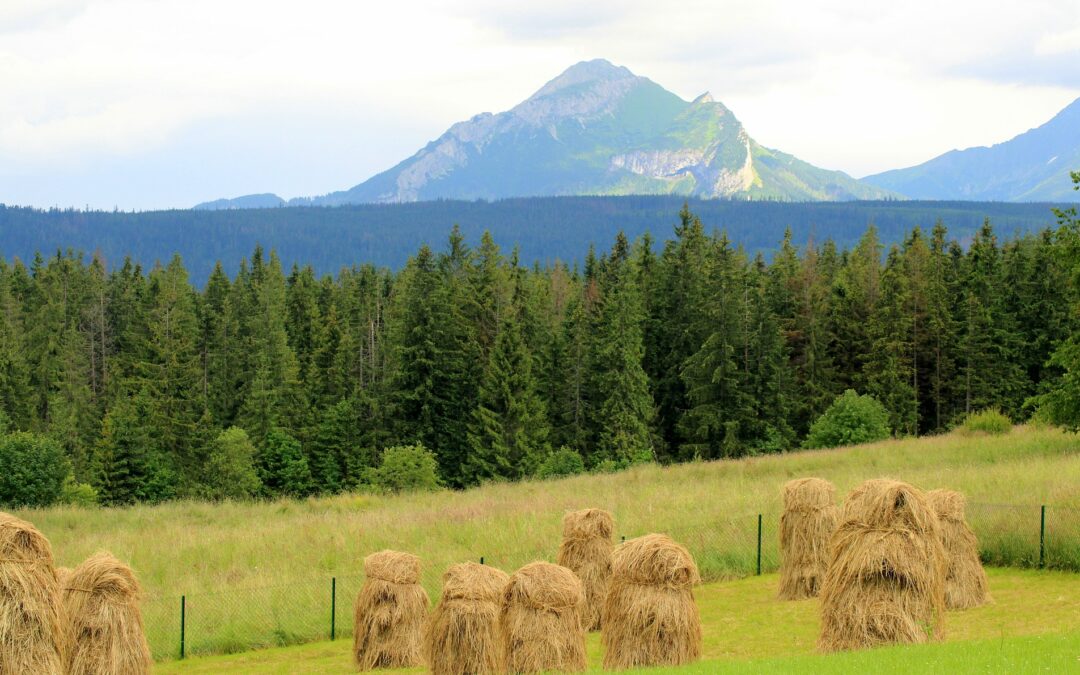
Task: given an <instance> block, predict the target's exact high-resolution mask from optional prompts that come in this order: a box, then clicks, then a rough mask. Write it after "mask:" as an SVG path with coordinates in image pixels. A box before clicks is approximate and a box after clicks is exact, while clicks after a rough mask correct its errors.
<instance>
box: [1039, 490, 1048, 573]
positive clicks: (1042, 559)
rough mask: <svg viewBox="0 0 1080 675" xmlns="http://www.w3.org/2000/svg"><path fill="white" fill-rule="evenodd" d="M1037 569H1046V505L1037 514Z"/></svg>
mask: <svg viewBox="0 0 1080 675" xmlns="http://www.w3.org/2000/svg"><path fill="white" fill-rule="evenodd" d="M1039 567H1040V568H1042V567H1046V504H1043V505H1042V509H1040V514H1039Z"/></svg>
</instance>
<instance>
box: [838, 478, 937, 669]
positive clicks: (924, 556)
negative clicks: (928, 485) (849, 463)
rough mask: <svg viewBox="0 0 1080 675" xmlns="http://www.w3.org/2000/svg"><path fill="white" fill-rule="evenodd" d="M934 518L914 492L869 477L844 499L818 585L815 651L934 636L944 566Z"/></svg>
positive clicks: (923, 498)
mask: <svg viewBox="0 0 1080 675" xmlns="http://www.w3.org/2000/svg"><path fill="white" fill-rule="evenodd" d="M939 530H940V526H939V524H938V518H937V514H936V513H934V509H933V507H931V506H930V502H929V500H927V498H926V495H925V494H924V493H923V492H922V491H921V490H919V489H917V488H915V487H912V486H911V485H908V484H907V483H902V482H899V481H894V480H887V479H877V480H869V481H866V482H865V483H863V484H862V485H860V486H859V487H857V488H855V489H854V490H853V491H852V492H851V494H849V495H848V498H847V502H846V503H845V504H844V509H843V513H842V514H841V517H840V525H839V526H838V527H837V529H836V533H835V534H833V537H832V542H831V553H830V559H829V567H828V570H827V571H826V573H825V580H824V582H823V583H822V586H821V637H820V639H819V640H818V647H819V648H820V649H821V650H822V651H838V650H844V649H860V648H865V647H875V646H878V645H885V644H896V643H915V642H927V641H929V640H931V639H937V638H940V637H941V633H942V624H941V622H942V615H943V614H944V611H945V583H944V582H945V567H944V553H943V551H942V548H941V536H940V532H939Z"/></svg>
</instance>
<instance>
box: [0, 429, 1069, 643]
mask: <svg viewBox="0 0 1080 675" xmlns="http://www.w3.org/2000/svg"><path fill="white" fill-rule="evenodd" d="M1077 450H1078V441H1077V439H1076V437H1075V436H1073V435H1070V434H1065V433H1062V432H1059V431H1056V430H1051V429H1033V428H1029V427H1018V428H1016V429H1014V431H1013V432H1012V433H1011V434H1009V435H1006V436H1000V437H964V436H959V435H955V434H952V435H947V436H939V437H931V438H923V439H907V440H900V441H886V442H882V443H876V444H872V445H865V446H859V447H854V448H846V449H836V450H827V451H810V452H799V453H792V454H785V455H773V456H763V457H756V458H749V459H742V460H724V461H717V462H698V463H691V464H685V465H678V466H671V467H660V466H655V465H652V466H643V467H639V468H635V469H632V470H629V471H625V472H621V473H615V474H601V475H585V476H579V477H573V478H568V479H564V480H559V481H548V482H543V481H529V482H523V483H503V484H493V485H487V486H484V487H481V488H477V489H473V490H467V491H461V492H452V491H443V492H435V493H421V494H406V495H399V496H377V495H370V494H350V495H341V496H337V497H331V498H325V499H310V500H304V501H276V502H254V503H228V502H227V503H221V504H208V503H189V502H178V503H170V504H164V505H161V506H137V507H132V508H124V509H94V510H83V509H79V508H73V507H58V508H51V509H46V510H33V511H23V512H19V513H17V515H19V516H20V517H23V518H27V519H29V520H31V521H32V522H34V523H35V524H36V525H37V526H38V527H39V528H40V529H41V530H42V531H43V532H44V533H45V534H46V535H47V536H48V537H49V538H50V540H51V541H52V544H53V549H54V552H55V554H56V557H57V560H58V563H59V564H61V565H68V566H70V565H74V564H76V563H78V562H79V561H80V560H82V559H83V558H85V557H86V556H88V555H90V554H91V553H93V552H95V551H97V550H99V549H101V548H105V549H108V550H111V551H112V552H113V553H115V554H116V555H118V556H119V557H121V558H123V559H125V560H129V561H130V562H131V564H132V565H133V566H134V568H135V569H136V570H137V571H138V572H139V574H140V578H141V579H142V582H143V584H144V586H145V588H146V591H147V593H148V595H149V598H150V599H149V600H148V602H147V604H146V615H147V625H148V629H149V630H150V632H151V639H152V640H154V641H156V643H157V644H158V645H159V646H160V648H161V651H162V652H166V653H171V650H172V649H173V648H174V647H175V643H174V641H173V640H172V638H171V637H170V636H171V635H173V634H174V633H173V632H174V631H175V623H174V622H175V613H176V607H177V601H178V597H179V595H180V594H182V593H186V594H195V596H194V598H195V599H194V600H193V599H192V596H191V595H189V599H188V601H189V610H190V611H192V612H198V614H197V616H198V617H199V618H198V624H193V625H197V626H202V627H203V628H201V629H199V630H202V631H204V632H203V633H202V638H201V640H202V641H201V642H200V643H197V642H193V643H192V644H193V645H196V646H197V645H200V644H201V646H202V648H204V649H206V650H209V651H217V650H220V649H223V648H226V646H228V648H229V649H230V650H233V651H236V650H240V649H244V648H250V646H253V645H265V644H267V643H266V642H265V640H266V637H267V636H266V634H265V633H263V632H262V631H266V630H269V628H267V627H266V626H267V623H266V622H267V617H277V618H275V619H273V621H276V622H277V625H278V628H279V629H280V630H282V631H284V633H283V634H284V635H292V636H293V638H292V639H294V640H299V639H303V636H304V635H309V633H307V631H311V630H314V628H313V626H314V627H316V628H317V629H318V630H319V631H321V630H323V623H322V617H323V616H324V613H323V611H322V609H321V608H322V599H323V597H324V589H325V586H326V585H327V583H328V580H329V577H331V576H335V575H336V576H338V577H339V580H338V584H339V590H341V592H343V593H345V595H344V596H343V597H351V596H348V593H352V592H355V589H356V586H357V584H358V583H359V581H360V577H359V565H360V560H361V558H362V557H363V556H364V555H366V554H367V553H370V552H372V551H376V550H380V549H382V548H388V547H390V548H398V549H404V550H408V551H412V552H414V553H416V554H418V555H420V556H421V558H422V559H423V560H424V563H425V573H424V582H425V585H426V586H427V587H428V590H429V592H431V593H433V594H434V593H437V591H438V584H439V580H438V579H439V575H440V574H441V572H442V570H443V569H444V568H445V567H446V566H447V565H448V564H450V563H452V562H457V561H460V560H469V559H478V558H480V557H481V556H484V557H485V559H486V560H487V562H489V563H490V564H493V565H497V566H499V567H502V568H505V569H513V568H516V567H517V566H519V565H521V564H524V563H526V562H529V561H531V560H534V559H550V558H551V557H552V556H554V554H555V549H556V548H557V546H558V542H559V537H560V532H561V524H560V520H561V517H562V514H563V513H564V512H565V511H566V510H569V509H575V508H582V507H587V506H597V507H602V508H606V509H609V510H611V511H612V512H613V513H614V514H615V516H616V521H617V531H616V537H618V536H620V535H625V536H628V537H632V536H635V535H639V534H643V533H646V532H651V531H664V532H669V533H671V534H672V536H674V537H676V538H677V539H679V540H681V541H683V542H685V543H686V544H687V545H688V546H689V547H690V549H691V550H692V551H693V553H694V554H695V556H696V557H697V560H698V563H699V565H700V566H701V568H702V572H703V574H704V576H705V577H706V578H707V579H711V580H716V579H722V578H728V577H731V576H743V575H745V574H748V573H752V571H753V569H754V556H755V536H756V528H757V514H759V513H760V514H764V521H763V522H764V526H765V529H764V537H763V567H764V569H765V570H766V571H768V570H771V569H775V566H776V564H777V562H778V558H777V552H776V545H777V544H776V537H777V534H776V532H777V531H776V523H777V516H778V514H779V507H780V502H779V497H780V493H779V490H780V486H781V485H782V484H783V483H784V482H785V481H787V480H789V479H791V478H794V477H799V476H806V475H816V476H820V477H823V478H827V479H829V480H832V481H834V482H835V483H836V485H837V488H838V492H839V493H840V494H841V495H842V494H845V493H846V492H847V491H848V490H850V489H851V488H852V487H854V486H855V485H857V484H858V483H859V482H861V481H862V480H864V479H866V478H870V477H877V476H893V477H897V478H901V479H905V480H908V481H911V482H913V483H915V484H917V485H920V486H922V487H925V488H934V487H950V488H954V489H958V490H961V491H963V492H965V493H966V494H967V495H968V497H969V499H970V500H971V502H973V504H972V505H971V506H970V507H969V509H968V517H969V520H971V522H972V524H973V527H975V529H976V532H977V533H978V534H979V536H980V539H981V544H982V550H983V556H984V558H986V559H988V560H990V561H992V562H996V563H999V564H1000V563H1005V564H1032V563H1033V562H1034V561H1035V560H1037V557H1038V526H1039V504H1051V505H1054V506H1053V508H1051V509H1050V510H1048V520H1047V523H1048V535H1047V536H1048V541H1049V542H1051V544H1052V546H1051V548H1050V551H1051V558H1050V561H1049V564H1050V565H1051V566H1054V567H1069V568H1076V567H1078V566H1080V560H1078V559H1076V558H1075V553H1076V551H1077V550H1080V549H1077V548H1076V541H1077V539H1076V537H1078V536H1080V452H1078V451H1077ZM988 502H990V503H993V504H996V505H999V506H994V507H991V506H982V507H980V506H978V505H979V504H985V503H988ZM1000 505H1021V506H1000ZM1062 537H1071V539H1065V540H1063V539H1062ZM1055 538H1056V539H1055ZM1069 542H1072V543H1071V544H1070V543H1069ZM1069 551H1072V553H1069ZM1060 556H1064V557H1060ZM1068 556H1073V557H1068ZM282 589H287V590H282ZM327 592H328V591H327ZM192 603H197V604H192ZM253 606H254V607H257V608H258V610H259V611H258V612H253V611H251V607H253ZM193 607H194V608H195V609H192V608H193ZM309 613H310V614H309ZM346 614H347V610H346V613H345V614H342V616H345V615H346ZM270 625H274V624H273V622H271V624H270ZM211 626H213V627H215V629H214V630H213V631H211V630H210V629H209V627H211ZM318 634H321V633H318ZM222 636H226V637H224V638H223V637H222ZM193 639H194V638H193ZM308 639H310V638H308ZM223 640H224V641H223Z"/></svg>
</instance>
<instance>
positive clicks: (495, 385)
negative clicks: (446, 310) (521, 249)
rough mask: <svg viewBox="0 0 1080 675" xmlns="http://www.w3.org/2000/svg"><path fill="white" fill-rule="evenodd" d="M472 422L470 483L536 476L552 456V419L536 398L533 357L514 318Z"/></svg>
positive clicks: (508, 320) (494, 355)
mask: <svg viewBox="0 0 1080 675" xmlns="http://www.w3.org/2000/svg"><path fill="white" fill-rule="evenodd" d="M471 422H472V423H471V425H470V427H469V433H468V438H469V447H470V450H471V452H470V453H469V455H468V457H467V459H466V469H465V471H466V475H465V482H466V483H476V482H479V481H480V480H483V479H487V478H496V477H499V478H521V477H524V476H529V475H532V474H533V473H535V472H536V469H537V467H539V465H540V462H541V461H543V458H544V456H545V455H546V454H547V452H548V449H549V448H548V445H547V436H548V427H547V417H546V412H545V410H544V404H543V401H542V400H541V399H540V397H539V396H538V395H537V392H536V380H535V378H534V377H533V366H532V355H531V354H530V353H529V350H528V347H527V346H526V345H525V340H524V339H523V338H522V335H521V328H520V326H519V324H518V321H517V320H516V319H515V317H514V316H513V315H512V314H508V315H507V316H506V317H505V318H504V319H503V323H502V327H501V329H500V330H499V335H498V337H497V338H496V339H495V345H494V348H493V349H492V351H491V355H490V356H489V359H488V366H487V369H486V371H485V373H484V379H483V382H482V384H481V386H480V392H479V396H478V401H477V405H476V408H475V409H474V410H473V414H472V420H471Z"/></svg>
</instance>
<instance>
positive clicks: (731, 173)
mask: <svg viewBox="0 0 1080 675" xmlns="http://www.w3.org/2000/svg"><path fill="white" fill-rule="evenodd" d="M623 194H677V195H685V196H694V197H702V198H730V199H779V200H789V201H803V200H851V199H879V198H885V197H890V196H895V195H893V193H891V192H889V191H888V190H885V189H882V188H879V187H874V186H870V185H865V184H862V183H860V182H858V181H856V180H855V179H854V178H852V177H851V176H849V175H847V174H845V173H843V172H841V171H828V170H825V169H820V168H818V167H815V166H813V165H811V164H809V163H807V162H804V161H801V160H799V159H797V158H795V157H793V156H792V155H789V154H786V153H783V152H780V151H778V150H772V149H769V148H766V147H764V146H762V145H760V144H759V143H757V142H756V141H755V140H754V139H753V138H751V137H750V136H749V134H747V132H746V130H745V129H744V128H743V126H742V124H741V123H740V122H739V120H738V119H737V118H736V117H735V115H734V114H733V113H732V112H731V111H730V110H729V109H728V108H727V107H725V106H724V105H723V104H722V103H720V102H718V101H715V100H713V98H712V97H711V96H710V95H709V94H703V95H702V96H699V97H698V98H696V99H695V100H693V101H691V102H687V101H684V100H683V99H681V98H680V97H678V96H676V95H675V94H673V93H671V92H669V91H667V90H666V89H664V88H663V87H661V86H660V85H658V84H656V83H655V82H653V81H652V80H649V79H648V78H645V77H640V76H637V75H635V74H634V73H632V72H630V70H629V69H627V68H625V67H621V66H615V65H613V64H611V63H609V62H608V61H605V60H603V59H597V60H593V61H585V62H582V63H578V64H576V65H574V66H572V67H570V68H569V69H567V70H566V71H565V72H563V73H562V74H561V75H559V76H558V77H556V78H555V79H553V80H551V81H550V82H548V83H547V84H545V85H544V86H543V87H541V88H540V89H539V90H538V91H537V92H536V93H535V94H533V95H532V96H530V97H529V98H528V99H526V100H525V101H523V102H521V103H519V104H518V105H516V106H514V107H513V108H511V109H510V110H508V111H505V112H501V113H497V114H492V113H483V114H480V115H476V116H475V117H473V118H471V119H469V120H467V121H464V122H459V123H457V124H454V125H453V126H451V127H450V129H449V130H447V131H446V133H444V134H443V135H442V136H440V137H439V138H438V139H436V140H434V141H432V142H431V143H428V144H427V145H426V146H425V147H424V148H422V149H421V150H420V151H418V152H417V153H416V154H414V155H413V156H412V157H409V158H408V159H406V160H404V161H402V162H400V163H398V164H397V165H396V166H394V167H392V168H390V169H388V170H387V171H384V172H382V173H380V174H377V175H375V176H373V177H372V178H370V179H368V180H366V181H364V182H363V183H360V184H359V185H356V186H354V187H353V188H350V189H349V190H345V191H342V192H332V193H330V194H327V195H325V196H322V197H313V198H302V199H293V200H290V201H289V202H288V204H289V205H323V206H334V205H342V204H358V203H398V202H411V201H421V200H429V199H500V198H507V197H527V196H559V195H623ZM252 198H253V196H248V197H240V198H237V199H234V200H216V201H214V202H206V203H204V204H200V205H198V206H197V207H196V208H200V209H220V208H246V207H247V205H248V204H249V203H250V202H251V200H252ZM259 198H260V199H262V200H265V199H267V198H276V196H275V195H260V196H259Z"/></svg>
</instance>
